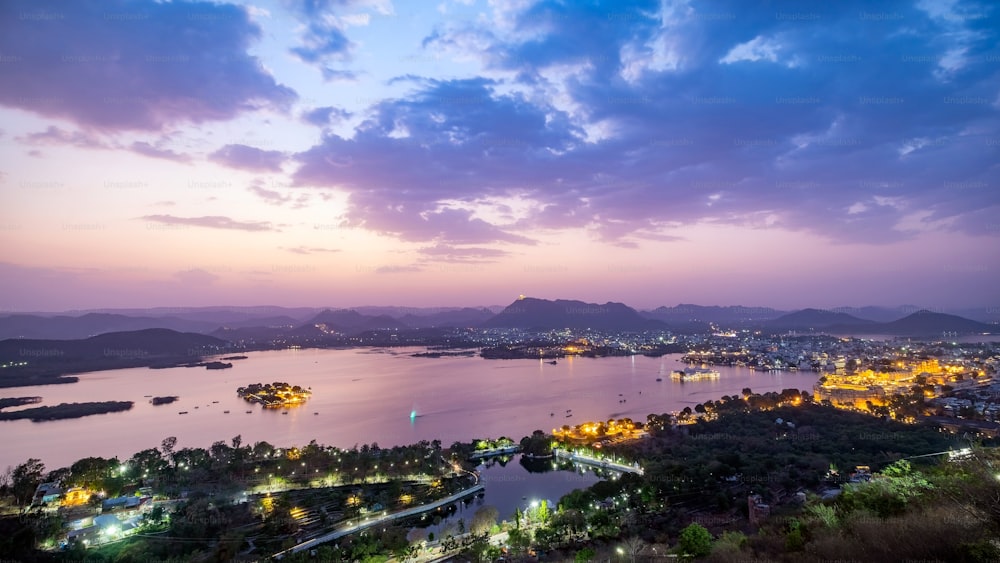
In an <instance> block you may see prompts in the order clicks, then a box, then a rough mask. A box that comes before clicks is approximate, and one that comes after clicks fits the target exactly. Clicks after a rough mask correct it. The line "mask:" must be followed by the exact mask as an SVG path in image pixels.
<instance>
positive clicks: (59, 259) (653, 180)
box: [0, 0, 1000, 311]
mask: <svg viewBox="0 0 1000 563" xmlns="http://www.w3.org/2000/svg"><path fill="white" fill-rule="evenodd" d="M998 44H1000V6H998V5H997V4H996V3H995V2H989V1H980V2H975V1H947V0H942V1H927V0H922V1H917V2H912V1H907V2H893V1H887V2H870V1H850V0H848V1H843V2H828V3H816V2H810V3H803V2H798V1H795V2H791V1H790V2H782V1H766V2H744V1H741V0H730V1H725V0H719V1H712V2H696V1H683V0H676V1H675V0H664V1H662V2H624V1H614V2H596V1H595V2H557V1H549V0H541V1H533V0H490V1H486V0H441V1H440V3H437V4H435V3H433V2H405V3H404V2H395V3H394V2H392V1H391V0H273V1H262V2H235V3H223V2H219V3H215V2H200V1H193V2H179V1H174V2H131V1H126V0H100V1H97V0H94V1H83V0H81V1H74V2H54V1H39V0H7V1H4V2H2V3H0V310H5V311H25V310H60V309H69V308H92V307H128V306H159V305H167V306H171V305H208V304H232V305H238V304H247V305H250V304H276V305H329V306H351V305H362V304H397V305H429V306H436V305H489V304H506V303H509V302H510V301H512V300H513V299H514V298H515V297H516V296H517V295H518V294H528V295H532V296H537V297H548V298H556V297H563V298H575V299H584V300H590V301H600V302H604V301H608V300H614V301H623V302H626V303H628V304H630V305H633V306H636V307H641V308H645V307H655V306H658V305H664V304H665V305H673V304H676V303H680V302H687V303H692V302H693V303H702V304H744V305H766V306H775V307H781V308H796V307H804V306H818V307H833V306H840V305H868V304H881V305H900V304H914V305H918V306H925V307H929V308H938V309H946V308H955V307H965V306H981V305H996V304H998V303H1000V291H998V290H997V287H1000V283H998V281H997V280H998V279H1000V277H998V269H1000V244H998V243H1000V185H998V180H1000V47H998Z"/></svg>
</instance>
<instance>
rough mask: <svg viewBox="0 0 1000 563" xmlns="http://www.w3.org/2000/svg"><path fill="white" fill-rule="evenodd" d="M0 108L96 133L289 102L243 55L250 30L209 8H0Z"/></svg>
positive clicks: (230, 10) (15, 3) (242, 16)
mask: <svg viewBox="0 0 1000 563" xmlns="http://www.w3.org/2000/svg"><path fill="white" fill-rule="evenodd" d="M0 22H3V24H2V25H3V28H2V32H0V53H2V54H3V63H2V64H0V104H2V105H5V106H9V107H16V108H20V109H25V110H28V111H31V112H34V113H37V114H40V115H43V116H46V117H55V118H61V119H66V120H69V121H72V122H75V123H76V124H78V125H80V126H83V127H88V128H94V129H99V130H104V131H121V130H159V129H162V128H163V127H165V126H168V125H171V124H177V123H184V122H189V123H201V122H205V121H214V120H225V119H231V118H233V117H235V116H237V115H239V114H241V113H243V112H247V111H253V110H257V109H261V108H275V109H279V110H282V109H285V108H287V107H288V106H289V104H290V103H291V102H292V101H293V100H294V99H295V98H296V95H295V92H294V91H292V90H291V89H290V88H287V87H285V86H282V85H280V84H278V83H277V82H276V81H275V80H274V78H273V77H272V76H271V75H270V74H269V73H268V72H267V71H265V70H264V68H263V67H262V66H261V64H260V61H258V60H257V59H256V58H255V57H253V56H251V55H249V54H248V53H247V48H248V47H249V46H250V44H251V43H252V42H254V41H256V40H257V39H258V37H259V36H260V29H259V28H258V27H257V26H256V25H255V24H254V23H253V22H252V21H251V20H250V18H249V16H248V14H247V11H246V10H245V9H244V8H242V7H239V6H235V5H232V4H217V3H213V2H197V1H195V2H162V3H159V2H158V3H136V2H130V1H127V0H110V1H100V2H92V1H80V2H54V1H41V2H39V1H35V0H11V1H8V2H2V3H0Z"/></svg>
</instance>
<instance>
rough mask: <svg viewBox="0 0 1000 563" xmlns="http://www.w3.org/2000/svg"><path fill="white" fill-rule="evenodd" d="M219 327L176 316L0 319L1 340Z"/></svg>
mask: <svg viewBox="0 0 1000 563" xmlns="http://www.w3.org/2000/svg"><path fill="white" fill-rule="evenodd" d="M217 327H218V325H216V324H214V323H206V322H201V321H192V320H186V319H178V318H176V317H156V318H154V317H128V316H125V315H117V314H109V313H87V314H85V315H81V316H78V317H71V316H65V315H59V316H55V317H43V316H39V315H7V316H3V317H0V339H5V338H52V339H59V340H64V339H77V338H87V337H89V336H94V335H97V334H103V333H106V332H122V331H131V330H142V329H147V328H166V329H170V330H176V331H179V332H201V333H207V332H211V331H212V330H214V329H215V328H217Z"/></svg>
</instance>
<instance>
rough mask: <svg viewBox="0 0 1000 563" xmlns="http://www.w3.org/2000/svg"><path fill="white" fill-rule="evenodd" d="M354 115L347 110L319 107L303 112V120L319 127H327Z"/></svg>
mask: <svg viewBox="0 0 1000 563" xmlns="http://www.w3.org/2000/svg"><path fill="white" fill-rule="evenodd" d="M352 115H353V114H352V113H351V112H349V111H347V110H345V109H342V108H336V107H333V106H326V107H319V108H315V109H311V110H309V111H306V112H303V114H302V120H303V121H305V122H306V123H311V124H312V125H315V126H317V127H326V126H328V125H331V124H335V123H340V122H341V121H344V120H345V119H350V117H351V116H352Z"/></svg>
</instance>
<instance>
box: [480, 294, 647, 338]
mask: <svg viewBox="0 0 1000 563" xmlns="http://www.w3.org/2000/svg"><path fill="white" fill-rule="evenodd" d="M482 326H483V327H485V328H521V329H538V330H553V329H562V328H571V329H587V328H590V329H595V330H627V331H630V330H648V329H656V328H663V327H664V324H663V323H662V322H660V321H657V320H654V319H647V318H644V317H643V316H642V315H640V314H639V313H638V312H637V311H636V310H635V309H633V308H631V307H628V306H626V305H623V304H621V303H611V302H608V303H605V304H603V305H598V304H596V303H585V302H583V301H570V300H563V299H558V300H555V301H550V300H547V299H536V298H533V297H525V298H523V299H518V300H517V301H514V302H513V303H511V304H510V305H508V306H507V307H505V308H504V310H503V311H501V312H499V313H498V314H496V315H495V316H494V317H492V318H490V319H488V320H487V321H486V322H485V323H483V325H482Z"/></svg>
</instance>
